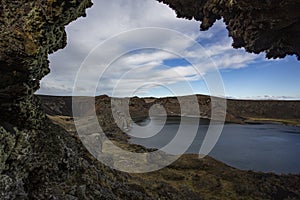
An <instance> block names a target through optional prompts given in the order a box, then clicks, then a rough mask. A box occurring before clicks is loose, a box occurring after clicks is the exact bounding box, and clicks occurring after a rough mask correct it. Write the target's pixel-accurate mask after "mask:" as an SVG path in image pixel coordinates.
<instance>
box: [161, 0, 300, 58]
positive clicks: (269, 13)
mask: <svg viewBox="0 0 300 200" xmlns="http://www.w3.org/2000/svg"><path fill="white" fill-rule="evenodd" d="M158 1H159V2H163V3H165V4H167V5H169V6H170V7H171V8H172V9H174V10H175V11H176V14H177V17H180V18H186V19H190V20H191V19H195V20H197V21H201V27H200V28H201V30H203V31H204V30H208V29H209V28H210V27H211V26H213V24H214V23H215V22H216V20H219V19H222V18H223V20H224V22H225V24H226V28H227V30H228V32H229V36H230V37H232V38H233V44H232V46H233V47H234V48H241V47H244V48H245V49H246V51H248V52H254V53H260V52H265V53H266V57H267V58H283V57H285V56H286V55H296V56H297V58H298V60H299V59H300V37H299V36H300V12H299V11H300V0H267V1H261V0H158Z"/></svg>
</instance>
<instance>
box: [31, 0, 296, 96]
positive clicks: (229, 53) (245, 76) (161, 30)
mask: <svg viewBox="0 0 300 200" xmlns="http://www.w3.org/2000/svg"><path fill="white" fill-rule="evenodd" d="M149 27H151V28H149ZM199 27H200V22H197V21H195V20H185V19H179V18H176V14H175V12H174V11H173V10H171V9H170V8H169V7H168V6H166V5H164V4H161V3H158V2H157V1H155V0H143V1H141V0H110V1H107V0H94V6H93V7H92V8H90V9H88V10H87V17H85V18H79V19H78V20H76V21H75V22H72V23H71V24H70V25H68V26H67V27H66V31H67V35H68V40H67V43H68V44H67V46H66V48H64V49H62V50H59V51H58V52H56V53H54V54H51V55H50V56H49V60H50V69H51V73H50V74H49V75H47V76H46V77H45V78H44V79H43V80H42V82H41V88H40V90H39V91H38V92H37V93H38V94H48V95H62V96H69V95H74V94H76V95H83V96H94V95H101V94H107V95H110V96H120V97H126V96H140V97H149V96H155V97H164V96H183V95H190V94H208V95H212V94H211V89H210V88H211V87H212V86H211V83H209V82H207V78H206V76H208V74H209V73H210V72H211V71H215V72H216V73H219V74H220V77H221V82H222V84H223V87H224V95H225V96H226V97H228V98H238V99H297V100H299V99H300V89H299V86H300V79H299V78H298V77H299V76H298V75H299V74H300V62H299V61H297V59H296V56H288V57H286V58H284V59H276V60H268V59H266V58H265V55H264V53H261V54H258V55H257V54H250V53H247V52H245V50H244V49H233V48H232V47H231V44H232V39H231V38H229V37H228V32H227V30H226V28H225V25H224V23H223V22H222V20H220V21H218V22H216V23H215V25H214V26H213V27H212V28H211V29H210V30H208V31H204V32H200V31H199ZM195 44H197V45H195ZM158 47H159V48H158ZM79 79H80V81H81V82H80V84H78V82H79V81H78V80H79ZM76 81H77V82H76ZM75 83H77V84H76V87H75V88H76V89H77V90H76V91H77V92H76V93H73V88H74V84H75ZM78 85H79V86H78Z"/></svg>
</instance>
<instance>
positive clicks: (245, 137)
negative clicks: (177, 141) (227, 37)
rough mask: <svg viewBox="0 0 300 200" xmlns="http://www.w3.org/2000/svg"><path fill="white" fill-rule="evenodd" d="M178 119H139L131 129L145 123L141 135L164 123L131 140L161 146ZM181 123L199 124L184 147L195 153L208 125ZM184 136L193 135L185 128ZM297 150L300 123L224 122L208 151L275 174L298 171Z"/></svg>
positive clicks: (233, 162) (246, 167)
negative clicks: (191, 138) (294, 125)
mask: <svg viewBox="0 0 300 200" xmlns="http://www.w3.org/2000/svg"><path fill="white" fill-rule="evenodd" d="M179 123H180V121H174V120H173V121H167V122H166V123H165V124H163V122H162V121H161V120H160V119H154V120H151V121H144V122H141V123H140V124H139V125H134V126H133V127H132V130H131V132H134V131H135V130H137V128H138V126H144V127H143V128H144V130H143V137H145V135H147V133H149V135H151V134H152V131H153V130H154V131H157V129H158V127H159V126H163V129H162V130H161V131H160V132H159V133H157V134H156V135H154V136H152V137H149V138H136V137H132V138H131V140H130V141H131V142H132V143H135V144H140V145H142V146H145V147H148V148H161V147H163V146H165V145H166V144H168V143H169V142H170V141H171V140H172V138H173V137H174V136H175V135H176V133H177V131H178V127H179ZM145 125H147V126H145ZM184 126H187V127H190V128H191V129H192V128H193V126H199V128H198V132H197V135H196V137H195V139H194V141H193V143H192V144H191V146H190V147H189V149H188V150H187V151H186V153H195V154H197V153H198V152H199V150H200V147H201V145H202V141H203V138H204V136H205V134H206V131H207V128H208V125H199V124H198V123H196V122H195V123H194V122H193V120H191V122H190V123H187V124H184ZM138 130H139V131H140V129H138ZM135 134H137V133H135ZM184 137H192V136H191V134H189V132H187V133H186V134H184ZM184 139H186V138H184ZM174 148H176V146H174ZM299 154H300V127H293V126H284V125H280V124H255V125H254V124H253V125H250V124H249V125H239V124H225V125H224V129H223V131H222V134H221V136H220V138H219V140H218V142H217V144H216V145H215V147H214V148H213V150H212V151H211V152H210V153H209V155H210V156H211V157H213V158H215V159H217V160H220V161H222V162H224V163H226V164H228V165H230V166H232V167H235V168H238V169H243V170H253V171H262V172H274V173H278V174H281V173H285V174H287V173H293V174H295V173H300V158H299Z"/></svg>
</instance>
